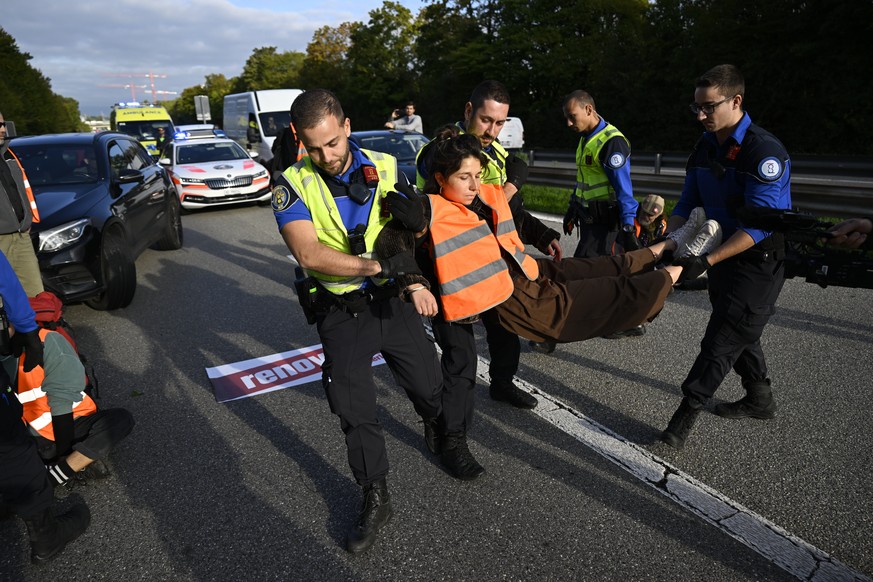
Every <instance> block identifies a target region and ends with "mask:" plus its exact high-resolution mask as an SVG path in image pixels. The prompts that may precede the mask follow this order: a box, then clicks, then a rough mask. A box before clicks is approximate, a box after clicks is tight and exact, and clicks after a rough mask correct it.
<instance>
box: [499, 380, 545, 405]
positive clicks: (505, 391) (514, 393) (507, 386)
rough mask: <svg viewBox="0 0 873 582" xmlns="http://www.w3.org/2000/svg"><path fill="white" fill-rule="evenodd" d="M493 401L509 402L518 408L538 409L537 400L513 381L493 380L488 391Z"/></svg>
mask: <svg viewBox="0 0 873 582" xmlns="http://www.w3.org/2000/svg"><path fill="white" fill-rule="evenodd" d="M488 393H489V394H490V395H491V399H492V400H499V401H501V402H508V403H510V404H512V405H513V406H515V407H516V408H536V407H537V399H536V398H535V397H534V396H532V395H531V394H528V393H527V392H525V391H524V390H522V389H521V388H519V387H518V386H516V385H515V384H513V383H512V380H491V387H490V388H489V389H488Z"/></svg>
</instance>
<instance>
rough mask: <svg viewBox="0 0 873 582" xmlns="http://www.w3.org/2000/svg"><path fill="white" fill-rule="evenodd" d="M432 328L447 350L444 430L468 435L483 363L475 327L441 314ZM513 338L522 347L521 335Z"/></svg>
mask: <svg viewBox="0 0 873 582" xmlns="http://www.w3.org/2000/svg"><path fill="white" fill-rule="evenodd" d="M431 325H432V327H433V335H434V338H435V339H436V342H437V344H439V346H440V349H441V350H442V351H443V353H442V356H441V358H440V366H441V369H442V375H443V391H442V406H443V411H442V424H443V426H442V428H443V429H444V430H445V432H446V433H447V434H456V435H457V434H467V431H468V430H469V429H470V427H471V426H472V424H473V399H474V398H473V397H474V388H475V387H476V370H477V368H478V361H479V359H478V358H477V357H476V337H475V334H474V333H473V324H472V323H448V322H446V320H445V319H443V318H442V315H441V314H440V315H437V317H434V318H433V320H432V322H431ZM501 329H502V328H501ZM504 332H506V330H504ZM506 333H507V334H509V332H506ZM509 335H510V336H511V337H512V338H513V339H514V340H515V343H516V344H518V336H516V335H512V334H509ZM489 337H490V336H489ZM516 365H518V359H516ZM510 378H512V375H510Z"/></svg>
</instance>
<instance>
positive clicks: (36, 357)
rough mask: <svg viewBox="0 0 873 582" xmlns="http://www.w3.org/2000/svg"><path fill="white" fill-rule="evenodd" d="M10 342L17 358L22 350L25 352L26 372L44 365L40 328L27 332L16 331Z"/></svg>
mask: <svg viewBox="0 0 873 582" xmlns="http://www.w3.org/2000/svg"><path fill="white" fill-rule="evenodd" d="M10 343H11V344H12V355H13V356H15V357H16V358H17V357H19V356H20V355H21V352H24V371H25V372H30V371H31V370H33V369H34V368H36V367H37V366H42V342H41V341H40V339H39V330H38V329H35V330H33V331H29V332H27V333H22V332H20V331H16V332H15V335H13V336H12V340H11V341H10Z"/></svg>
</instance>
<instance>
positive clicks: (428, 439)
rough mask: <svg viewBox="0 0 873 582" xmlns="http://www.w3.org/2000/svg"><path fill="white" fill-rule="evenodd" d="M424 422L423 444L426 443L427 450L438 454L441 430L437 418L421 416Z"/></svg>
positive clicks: (440, 443)
mask: <svg viewBox="0 0 873 582" xmlns="http://www.w3.org/2000/svg"><path fill="white" fill-rule="evenodd" d="M422 421H423V422H424V444H426V445H427V450H429V451H430V452H431V453H432V454H434V455H438V454H440V447H441V445H442V435H441V434H440V433H441V432H442V431H441V430H440V419H439V418H423V419H422Z"/></svg>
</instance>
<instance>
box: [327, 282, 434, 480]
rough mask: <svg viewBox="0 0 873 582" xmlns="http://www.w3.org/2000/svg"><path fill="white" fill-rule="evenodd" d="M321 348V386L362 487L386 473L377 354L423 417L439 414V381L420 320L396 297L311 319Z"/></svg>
mask: <svg viewBox="0 0 873 582" xmlns="http://www.w3.org/2000/svg"><path fill="white" fill-rule="evenodd" d="M316 326H317V329H318V335H319V336H320V338H321V343H322V346H323V348H324V364H323V365H322V385H323V386H324V390H325V394H326V395H327V401H328V404H329V405H330V410H331V412H333V413H334V414H336V415H337V416H339V417H340V426H341V427H342V430H343V432H344V433H345V435H346V447H347V449H348V460H349V466H350V467H351V469H352V474H353V475H354V477H355V480H356V481H357V482H358V484H359V485H361V486H366V485H369V484H370V483H373V482H375V481H378V480H380V479H382V478H383V477H385V475H387V474H388V455H387V453H386V451H385V437H384V435H383V434H382V426H381V424H380V423H379V418H378V416H377V413H376V382H375V380H374V378H373V368H372V364H373V356H375V355H376V354H377V353H379V352H382V356H383V357H384V358H385V363H386V364H387V365H388V368H389V369H390V370H391V373H392V374H393V375H394V380H395V381H396V382H397V384H399V385H400V386H401V387H402V388H403V389H404V390H405V391H406V395H407V396H408V397H409V399H410V400H411V401H412V404H413V406H414V407H415V411H416V412H417V413H418V414H419V416H421V417H422V418H425V419H431V418H436V417H437V416H439V413H440V391H441V389H442V377H441V374H440V367H439V366H440V365H439V362H438V361H437V354H436V349H435V348H434V345H433V342H432V341H431V340H430V339H429V338H428V337H427V335H426V334H425V331H424V326H423V325H422V321H421V316H419V315H418V313H417V312H416V311H415V307H413V306H412V304H410V303H405V302H403V301H401V300H400V299H399V298H398V297H391V298H389V299H382V300H377V301H374V302H371V303H370V304H368V305H367V306H366V309H364V310H363V311H361V312H360V313H356V314H353V313H348V312H346V311H343V310H340V309H338V308H336V307H334V308H331V309H330V311H327V312H321V313H318V314H317V315H316Z"/></svg>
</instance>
